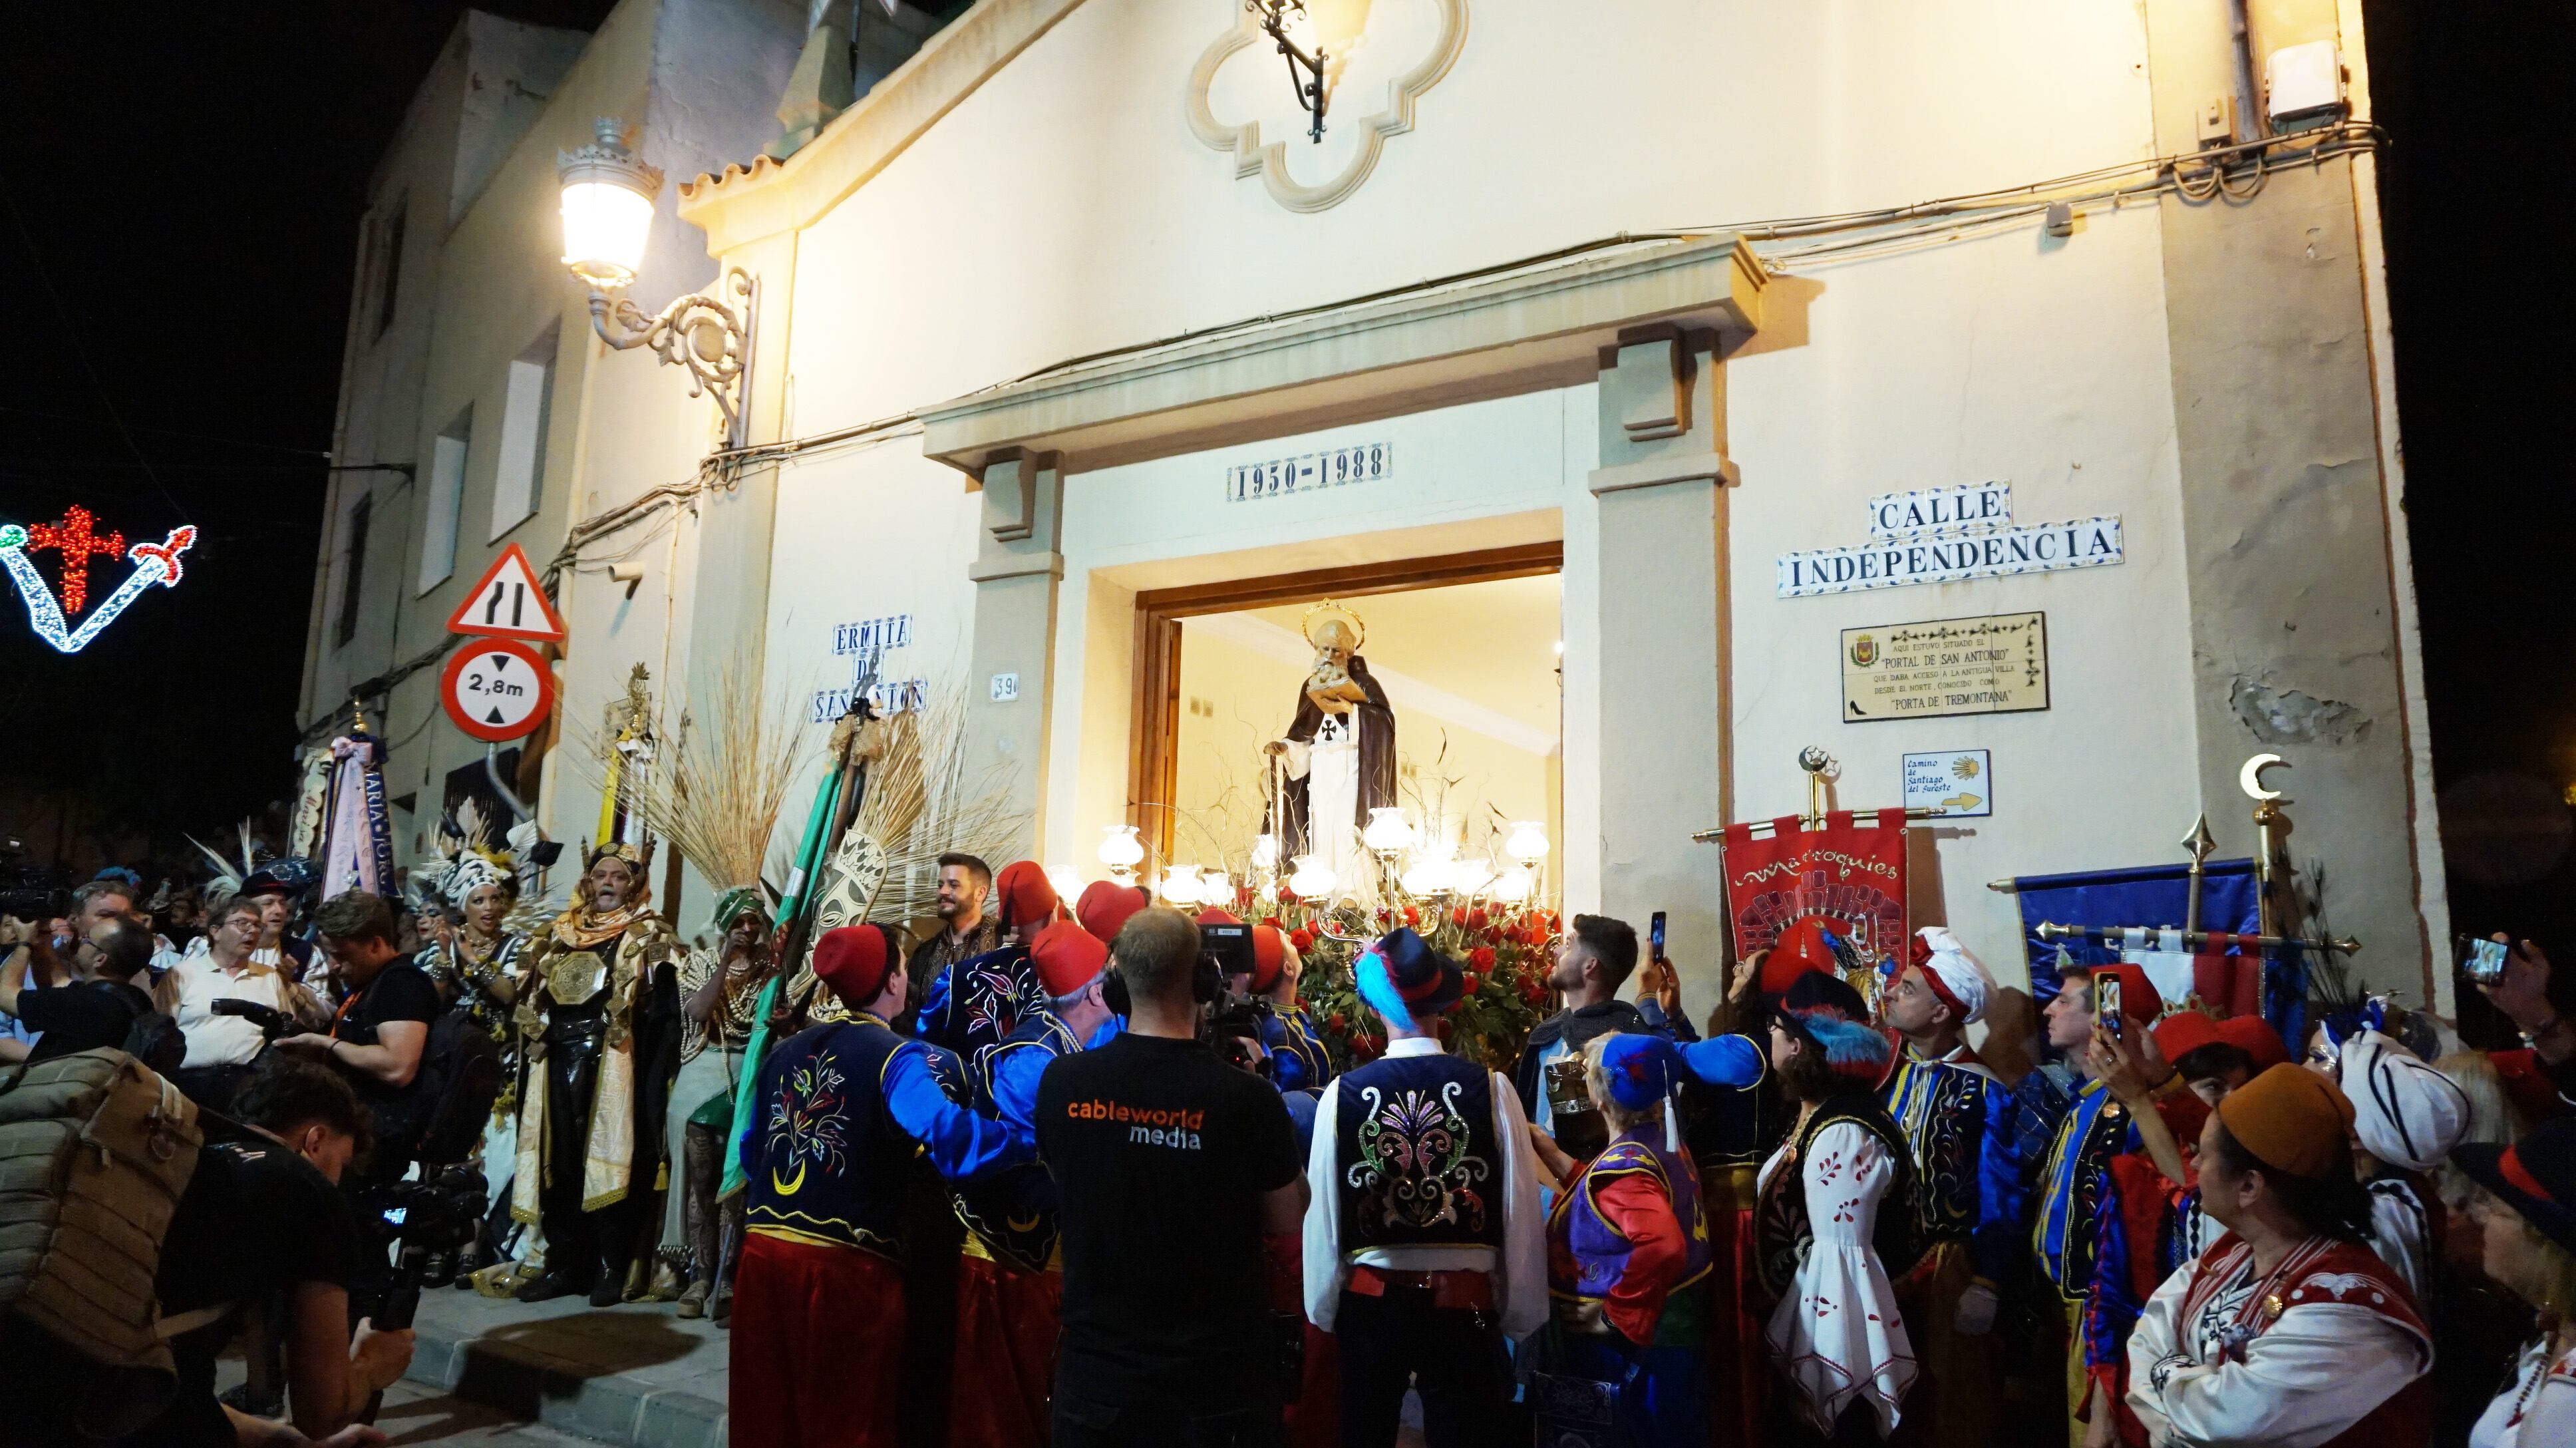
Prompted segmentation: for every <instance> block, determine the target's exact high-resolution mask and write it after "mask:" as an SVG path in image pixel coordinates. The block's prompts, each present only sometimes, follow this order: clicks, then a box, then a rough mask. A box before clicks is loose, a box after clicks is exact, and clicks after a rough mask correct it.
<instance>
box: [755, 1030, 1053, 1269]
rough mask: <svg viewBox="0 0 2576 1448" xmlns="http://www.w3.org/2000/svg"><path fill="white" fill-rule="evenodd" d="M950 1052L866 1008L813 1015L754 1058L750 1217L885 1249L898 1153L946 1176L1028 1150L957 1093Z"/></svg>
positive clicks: (764, 1227) (815, 1236)
mask: <svg viewBox="0 0 2576 1448" xmlns="http://www.w3.org/2000/svg"><path fill="white" fill-rule="evenodd" d="M943 1076H944V1077H946V1078H947V1079H948V1081H949V1082H951V1083H953V1084H955V1085H958V1086H962V1085H963V1084H964V1081H965V1071H964V1068H963V1066H962V1065H961V1064H960V1063H959V1062H958V1060H957V1058H956V1057H954V1056H951V1055H949V1054H948V1053H947V1052H945V1051H941V1050H938V1049H937V1048H935V1047H932V1046H927V1045H924V1044H922V1043H921V1042H919V1041H907V1040H905V1039H904V1038H903V1037H901V1036H898V1035H896V1034H895V1033H894V1032H893V1031H892V1030H890V1029H888V1028H887V1026H886V1024H885V1022H883V1021H880V1020H878V1019H877V1018H876V1017H874V1016H860V1017H859V1018H857V1019H856V1020H853V1021H845V1022H839V1023H836V1024H831V1025H822V1026H816V1027H814V1028H812V1029H811V1030H807V1031H803V1032H800V1033H799V1034H797V1035H796V1036H795V1037H794V1038H793V1039H790V1040H789V1041H787V1042H786V1043H784V1044H783V1045H781V1046H779V1047H778V1048H777V1049H776V1050H774V1051H772V1052H770V1053H769V1058H768V1059H767V1060H765V1061H763V1062H762V1063H761V1067H760V1075H759V1077H758V1080H757V1083H756V1085H755V1088H754V1094H753V1096H752V1104H753V1109H754V1110H755V1112H756V1113H757V1116H756V1117H755V1119H754V1120H753V1121H752V1122H751V1123H750V1129H749V1130H748V1131H747V1132H746V1133H745V1134H744V1136H743V1142H742V1171H743V1176H744V1178H745V1180H746V1183H747V1184H748V1186H749V1188H750V1192H749V1197H748V1199H747V1201H746V1203H745V1206H744V1213H743V1217H744V1225H745V1226H746V1227H747V1228H750V1229H755V1230H759V1231H763V1232H766V1233H768V1234H770V1235H774V1236H784V1237H790V1238H794V1239H797V1240H800V1241H810V1242H820V1243H823V1244H826V1245H829V1246H839V1247H859V1248H865V1249H868V1250H871V1251H876V1252H883V1253H886V1254H888V1255H892V1254H894V1253H896V1252H898V1251H899V1250H900V1248H901V1244H902V1222H903V1165H904V1163H905V1162H906V1161H907V1160H909V1159H910V1158H911V1156H912V1155H913V1153H914V1151H915V1150H916V1149H918V1150H919V1151H921V1152H923V1153H924V1154H926V1155H927V1156H928V1157H929V1158H930V1162H931V1165H933V1166H934V1167H936V1168H938V1170H939V1173H940V1174H941V1175H942V1176H945V1177H948V1178H950V1179H951V1180H956V1179H959V1178H964V1177H971V1176H974V1175H976V1174H978V1173H982V1172H988V1171H993V1170H997V1169H1001V1168H1005V1167H1009V1166H1012V1165H1014V1164H1016V1163H1020V1162H1026V1161H1031V1160H1033V1159H1034V1152H1033V1149H1032V1148H1031V1147H1030V1146H1029V1145H1028V1144H1027V1143H1026V1142H1024V1141H1020V1140H1016V1139H1014V1138H1013V1136H1012V1134H1011V1133H1010V1131H1009V1130H1008V1129H1007V1128H1006V1127H1004V1126H1002V1125H1001V1124H1000V1123H999V1122H995V1121H989V1120H986V1119H985V1118H983V1117H981V1116H978V1115H976V1114H975V1113H974V1112H973V1111H972V1110H970V1109H969V1108H967V1107H966V1106H963V1105H961V1104H959V1102H958V1101H957V1100H956V1099H955V1097H954V1096H953V1095H952V1094H951V1091H950V1089H949V1087H948V1086H944V1085H943V1084H942V1077H943Z"/></svg>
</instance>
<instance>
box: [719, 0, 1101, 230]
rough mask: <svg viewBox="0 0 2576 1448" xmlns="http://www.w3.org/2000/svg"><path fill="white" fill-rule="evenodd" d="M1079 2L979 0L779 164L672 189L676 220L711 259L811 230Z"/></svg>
mask: <svg viewBox="0 0 2576 1448" xmlns="http://www.w3.org/2000/svg"><path fill="white" fill-rule="evenodd" d="M1081 3H1082V0H979V3H977V4H976V6H975V8H973V9H972V10H969V11H967V12H966V13H965V14H964V15H962V16H960V17H959V18H958V19H957V20H956V21H955V22H954V23H952V24H950V25H949V26H948V27H947V28H946V29H944V30H942V31H940V32H939V33H938V34H936V35H934V36H932V37H930V39H929V41H928V42H927V43H925V44H924V45H923V46H922V47H921V50H920V52H919V53H918V54H916V55H914V56H913V57H912V59H910V60H907V61H905V62H904V63H903V64H902V66H900V67H899V68H897V69H896V71H895V73H894V74H892V75H890V76H887V77H886V78H885V79H884V80H881V81H879V82H877V84H876V88H875V89H873V90H871V91H869V92H868V93H867V94H866V95H864V96H862V97H860V98H859V100H858V103H857V104H855V105H853V106H851V107H850V108H849V109H848V110H846V111H843V112H841V113H840V114H839V115H838V116H835V117H833V118H832V122H831V124H830V125H828V126H825V127H824V128H823V131H822V133H821V134H820V135H817V136H816V137H815V138H814V139H813V140H811V141H808V142H806V143H805V145H804V146H802V147H801V148H799V149H798V150H797V152H796V154H794V155H793V156H790V157H789V158H788V159H786V160H785V161H779V160H776V159H773V158H771V157H768V156H761V157H758V158H756V159H754V160H753V161H752V163H751V164H750V165H749V166H727V167H725V169H724V174H723V175H721V176H705V175H701V176H699V177H697V178H696V179H695V180H691V181H684V182H682V183H680V216H681V219H683V220H685V221H687V222H689V223H690V224H692V225H694V226H697V227H699V228H701V229H703V230H704V231H705V232H706V234H707V252H708V254H709V255H711V256H716V257H722V256H724V255H725V254H727V253H728V252H730V251H732V250H733V249H734V248H736V247H738V246H742V245H744V244H745V243H748V242H753V241H757V240H759V239H760V238H762V237H764V236H770V235H774V234H776V233H778V232H781V231H789V230H795V229H800V228H803V227H806V226H810V225H812V224H813V223H814V222H815V221H816V220H818V219H820V218H821V217H822V216H823V215H824V214H825V213H827V212H829V211H830V210H831V209H832V208H833V207H834V206H836V205H838V204H840V201H841V199H842V198H843V197H846V196H848V195H849V194H850V193H851V192H853V191H856V190H857V189H858V188H859V187H860V186H862V185H865V184H866V183H867V181H868V179H869V178H870V177H872V176H874V175H876V174H877V173H878V172H880V171H882V170H884V169H885V168H886V166H887V164H888V163H890V162H892V161H893V160H894V158H895V157H897V156H900V155H902V154H903V152H904V150H905V148H907V147H909V146H910V145H911V144H912V143H913V142H914V141H916V140H918V139H920V138H921V136H922V135H923V134H924V133H926V132H927V131H929V129H930V128H931V127H932V126H933V125H936V124H937V123H938V121H939V118H940V117H942V116H944V115H946V114H948V113H949V112H950V111H951V110H954V109H956V107H957V104H958V103H959V102H960V101H963V100H964V99H966V97H968V96H970V95H972V94H974V93H975V89H976V88H977V87H978V86H981V85H982V84H983V83H984V82H985V81H987V80H989V79H991V78H992V77H993V75H994V74H995V73H996V72H998V71H999V70H1001V68H1002V67H1003V66H1005V65H1008V64H1010V63H1011V61H1012V60H1013V58H1015V57H1017V56H1018V55H1019V53H1020V52H1021V51H1024V50H1026V49H1028V48H1029V46H1030V45H1031V44H1033V43H1035V42H1036V40H1037V38H1038V37H1039V36H1041V35H1044V34H1046V33H1047V31H1048V30H1049V29H1051V28H1053V27H1054V25H1055V23H1056V22H1057V21H1059V20H1062V19H1063V18H1064V17H1065V16H1067V15H1069V14H1071V13H1073V9H1074V7H1075V6H1077V5H1080V4H1081Z"/></svg>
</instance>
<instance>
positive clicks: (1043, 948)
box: [1029, 920, 1109, 1000]
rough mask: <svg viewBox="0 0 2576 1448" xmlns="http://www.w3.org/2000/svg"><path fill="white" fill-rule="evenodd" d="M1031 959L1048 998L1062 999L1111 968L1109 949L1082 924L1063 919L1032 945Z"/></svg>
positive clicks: (1030, 949) (1038, 935)
mask: <svg viewBox="0 0 2576 1448" xmlns="http://www.w3.org/2000/svg"><path fill="white" fill-rule="evenodd" d="M1029 960H1030V962H1031V963H1032V964H1034V965H1035V966H1036V967H1037V972H1038V984H1039V985H1040V986H1041V987H1043V988H1044V989H1045V991H1046V993H1047V998H1048V999H1050V1000H1062V999H1064V998H1065V997H1066V996H1069V995H1072V994H1073V993H1074V992H1075V991H1078V990H1080V989H1082V988H1083V987H1084V986H1087V985H1089V984H1091V983H1092V982H1093V981H1095V980H1098V979H1099V978H1100V972H1101V971H1102V970H1104V969H1106V968H1108V965H1109V947H1108V946H1106V945H1103V944H1101V943H1100V940H1099V938H1098V937H1096V936H1094V935H1093V934H1092V933H1091V932H1090V931H1088V930H1085V929H1083V928H1082V927H1081V926H1080V925H1077V924H1075V923H1074V922H1072V921H1070V920H1059V921H1057V922H1056V923H1055V924H1053V925H1050V926H1048V927H1047V928H1046V929H1044V930H1041V931H1039V932H1038V934H1037V939H1035V940H1032V941H1030V942H1029Z"/></svg>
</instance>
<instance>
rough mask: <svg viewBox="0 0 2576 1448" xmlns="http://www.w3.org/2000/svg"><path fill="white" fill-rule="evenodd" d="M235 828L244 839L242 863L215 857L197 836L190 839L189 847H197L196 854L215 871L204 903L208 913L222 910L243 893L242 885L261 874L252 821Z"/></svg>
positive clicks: (207, 882) (208, 881)
mask: <svg viewBox="0 0 2576 1448" xmlns="http://www.w3.org/2000/svg"><path fill="white" fill-rule="evenodd" d="M234 828H235V829H236V830H238V831H239V832H240V836H241V842H240V845H241V858H240V859H239V860H227V859H225V858H224V857H223V856H222V855H220V854H218V853H216V852H215V850H214V849H213V848H212V847H211V846H209V845H208V844H207V843H206V842H205V841H203V840H201V839H198V838H197V837H196V836H195V835H190V836H188V843H189V844H192V845H195V846H196V847H197V853H198V854H201V855H203V856H205V857H206V861H207V863H209V864H211V865H213V866H214V867H215V873H214V875H213V876H212V877H211V878H209V879H208V880H207V881H206V892H205V899H206V908H207V909H208V910H221V909H222V908H223V907H224V904H225V902H227V901H229V900H231V899H232V898H233V897H234V896H235V895H238V894H240V893H241V888H242V881H243V880H245V879H248V878H249V877H250V876H251V875H253V874H255V873H257V872H258V870H259V861H258V860H257V859H256V858H255V852H256V850H257V842H256V841H254V840H253V839H252V838H251V833H250V821H249V820H243V821H242V822H241V823H240V824H239V825H236V826H234Z"/></svg>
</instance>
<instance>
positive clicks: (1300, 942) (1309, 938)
mask: <svg viewBox="0 0 2576 1448" xmlns="http://www.w3.org/2000/svg"><path fill="white" fill-rule="evenodd" d="M1288 943H1289V944H1290V945H1293V946H1295V947H1297V953H1298V954H1299V955H1304V954H1305V953H1306V952H1307V951H1310V950H1312V949H1314V948H1315V932H1314V931H1311V930H1308V929H1306V928H1305V927H1304V926H1299V927H1298V928H1297V929H1295V930H1291V931H1289V932H1288Z"/></svg>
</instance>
